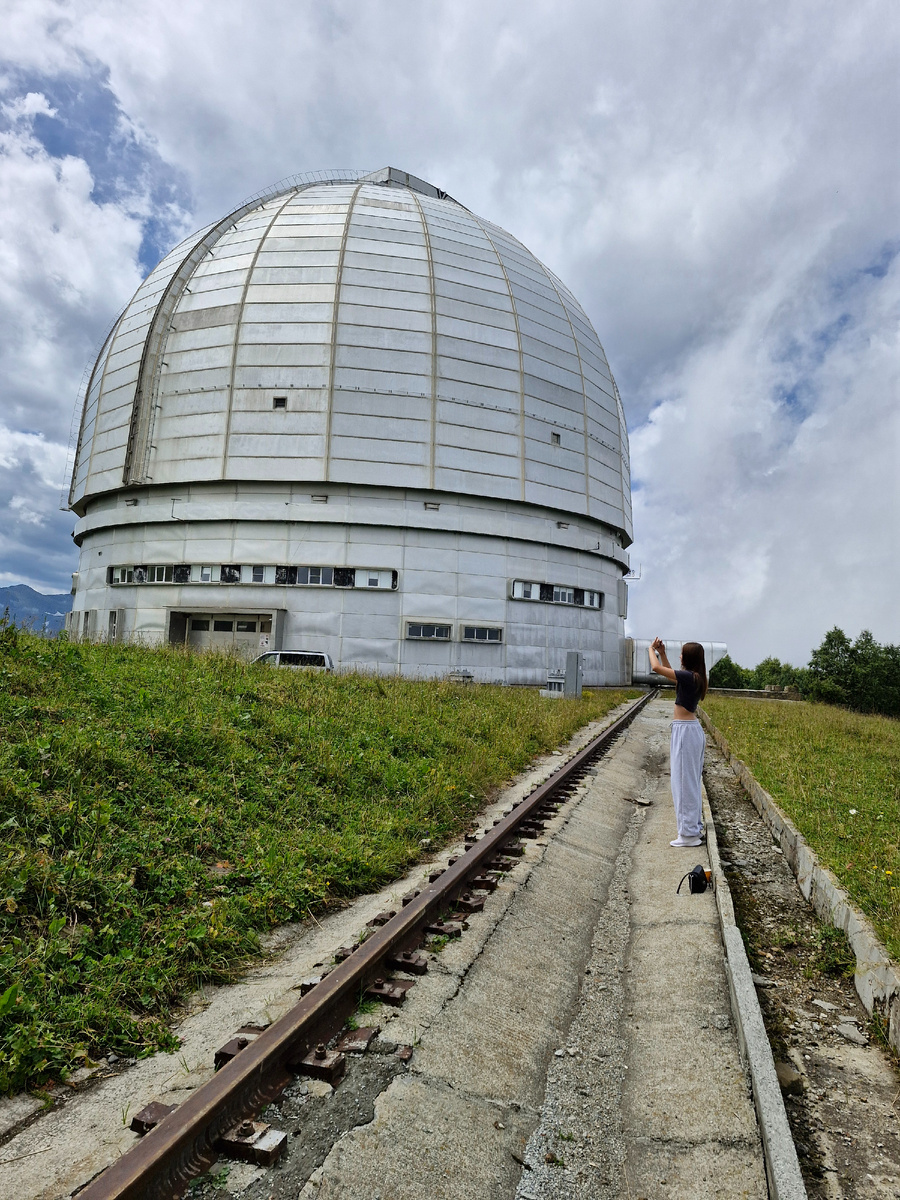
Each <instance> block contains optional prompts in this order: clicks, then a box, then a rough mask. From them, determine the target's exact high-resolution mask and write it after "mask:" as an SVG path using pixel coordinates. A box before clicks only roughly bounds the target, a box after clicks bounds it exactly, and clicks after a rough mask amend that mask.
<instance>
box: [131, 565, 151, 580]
mask: <svg viewBox="0 0 900 1200" xmlns="http://www.w3.org/2000/svg"><path fill="white" fill-rule="evenodd" d="M149 578H150V568H149V567H135V568H134V582H135V583H146V582H147V581H148V580H149Z"/></svg>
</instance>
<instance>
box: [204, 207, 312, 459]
mask: <svg viewBox="0 0 900 1200" xmlns="http://www.w3.org/2000/svg"><path fill="white" fill-rule="evenodd" d="M298 190H299V189H298ZM296 194H297V191H296V190H292V191H290V192H288V194H287V197H286V198H285V200H284V203H283V204H280V205H279V206H278V208H276V210H275V212H274V213H273V215H272V219H271V221H269V223H268V225H267V226H266V230H265V233H264V234H263V235H262V237H261V238H260V239H259V243H258V245H257V247H256V249H255V251H254V253H253V258H252V260H251V262H250V265H249V266H248V268H247V277H246V279H245V280H244V289H243V291H242V292H241V298H240V300H239V301H238V311H237V318H236V320H235V323H234V338H233V339H232V342H231V370H230V374H229V379H228V389H227V392H226V395H225V406H226V407H225V436H224V438H223V439H222V478H223V479H226V478H227V477H228V453H229V444H230V442H231V416H232V412H233V410H234V377H235V372H236V370H237V358H238V346H239V344H240V340H241V324H242V322H243V320H244V305H245V304H246V302H247V292H248V291H249V290H250V283H251V280H252V279H253V271H254V269H255V268H256V264H257V263H258V262H259V256H260V254H261V253H262V249H263V246H265V244H266V238H267V237H268V236H269V233H270V232H271V230H272V226H273V225H274V224H275V222H276V221H277V220H278V218H279V217H280V216H281V214H282V213H283V212H284V210H285V209H286V208H287V206H288V205H289V204H290V202H291V200H293V198H294V196H296Z"/></svg>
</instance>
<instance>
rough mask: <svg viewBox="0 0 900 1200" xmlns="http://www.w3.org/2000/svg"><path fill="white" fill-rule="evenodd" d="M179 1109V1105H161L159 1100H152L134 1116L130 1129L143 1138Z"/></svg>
mask: <svg viewBox="0 0 900 1200" xmlns="http://www.w3.org/2000/svg"><path fill="white" fill-rule="evenodd" d="M177 1107H178V1105H177V1104H160V1102H159V1101H158V1100H151V1102H150V1103H149V1104H146V1105H145V1106H144V1107H143V1108H142V1109H141V1111H140V1112H138V1113H135V1114H134V1116H133V1117H132V1118H131V1124H130V1125H129V1129H132V1130H133V1131H134V1132H135V1133H136V1134H138V1135H139V1136H140V1137H143V1136H144V1134H145V1133H149V1132H150V1130H151V1129H155V1128H156V1126H157V1125H158V1124H159V1123H160V1121H161V1120H162V1119H163V1117H167V1116H168V1115H169V1113H173V1112H174V1111H175V1109H176V1108H177Z"/></svg>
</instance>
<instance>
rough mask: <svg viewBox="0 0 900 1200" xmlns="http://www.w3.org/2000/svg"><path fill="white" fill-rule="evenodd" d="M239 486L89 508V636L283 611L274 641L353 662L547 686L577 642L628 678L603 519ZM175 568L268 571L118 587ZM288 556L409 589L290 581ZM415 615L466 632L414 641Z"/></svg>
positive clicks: (85, 594)
mask: <svg viewBox="0 0 900 1200" xmlns="http://www.w3.org/2000/svg"><path fill="white" fill-rule="evenodd" d="M306 486H307V487H308V485H306ZM226 492H227V489H225V491H223V487H222V485H207V488H206V489H205V490H204V489H203V488H202V487H200V486H199V485H197V486H195V487H194V489H192V491H191V494H190V495H188V496H186V495H185V494H184V491H183V489H182V491H181V492H180V493H179V495H175V494H174V493H171V492H167V491H166V490H165V489H162V490H159V489H147V490H144V491H143V492H142V493H140V494H136V495H132V496H120V498H119V502H118V503H117V504H115V505H112V504H107V505H105V506H102V507H100V508H99V509H97V510H96V511H93V510H92V511H90V512H88V514H87V515H86V517H85V518H84V519H83V520H82V521H81V522H80V523H79V527H78V529H77V530H76V534H77V537H78V539H79V540H80V541H81V543H82V559H81V567H80V570H79V575H78V585H77V589H76V599H75V613H74V616H73V629H74V631H75V632H76V633H81V632H82V631H83V630H84V616H83V614H84V612H85V611H87V612H89V613H91V614H94V615H93V616H91V617H89V627H88V636H92V637H104V636H107V635H108V633H109V613H110V612H111V611H115V612H117V614H118V616H117V618H116V637H117V638H118V639H120V640H121V639H140V640H143V641H146V642H150V643H160V642H164V641H166V640H173V639H172V637H171V634H172V631H173V629H174V630H176V632H177V634H178V635H180V637H179V638H178V639H175V640H180V639H183V637H184V625H183V622H182V623H181V624H179V623H178V622H177V621H176V622H175V625H174V626H173V624H172V617H171V614H173V613H176V614H196V615H199V616H205V615H209V614H215V613H218V614H227V615H229V616H235V615H237V614H247V615H253V616H257V617H258V616H259V615H260V614H269V615H270V617H271V616H272V615H273V614H283V617H276V618H275V619H274V624H273V634H272V637H274V634H275V630H276V629H277V634H278V640H279V644H278V646H277V647H276V646H275V645H274V643H273V641H272V640H270V643H269V644H270V646H272V648H284V649H295V648H301V649H310V650H321V651H324V652H326V653H328V654H330V655H331V656H332V658H333V659H334V661H335V664H336V665H339V666H342V667H344V668H361V669H364V670H376V671H381V672H385V673H395V672H397V671H398V670H399V671H400V672H401V673H403V674H407V675H422V676H434V675H442V674H445V673H447V672H448V671H450V670H453V669H458V668H465V669H467V670H470V671H472V672H473V674H474V675H475V676H476V678H479V679H483V680H495V681H505V682H508V683H516V684H526V683H527V684H543V683H544V682H545V680H546V675H547V671H548V670H554V669H559V668H561V667H562V666H563V665H564V663H565V653H566V651H567V650H571V649H580V650H582V652H583V653H584V677H585V682H586V683H587V684H595V685H597V684H603V683H618V682H624V679H623V676H622V670H623V667H622V656H621V652H620V650H621V639H622V636H623V618H624V611H623V599H624V596H623V594H622V593H623V589H624V585H623V584H622V583H621V580H622V575H623V573H624V571H625V570H626V564H625V562H624V559H625V556H624V552H623V551H622V550H621V548H620V547H619V546H618V543H617V541H616V538H615V536H614V535H613V533H612V531H610V530H609V529H607V528H604V527H603V526H601V525H600V524H599V523H596V522H591V521H589V520H586V519H583V520H581V521H574V520H572V519H571V518H568V519H566V520H562V519H561V517H560V514H558V513H553V512H551V511H549V510H544V509H540V508H537V507H531V506H525V505H516V504H509V505H506V504H503V503H502V502H492V501H490V500H478V501H476V500H474V499H473V498H460V497H459V496H453V495H448V494H441V493H433V492H421V493H415V492H413V493H410V492H398V493H396V494H392V493H390V492H389V491H388V490H387V489H363V488H357V489H352V488H343V489H341V488H332V489H331V491H330V492H327V493H323V495H327V496H328V500H327V502H326V503H323V501H322V500H319V501H313V500H312V499H311V496H310V495H309V493H306V494H305V497H304V496H303V495H294V494H292V493H289V492H284V491H282V492H281V493H278V492H276V491H271V490H270V491H269V492H267V493H265V494H264V495H263V497H257V498H256V499H257V504H256V511H255V512H247V504H248V502H250V503H251V508H252V507H253V505H252V498H247V499H245V500H244V501H238V500H236V499H229V498H228V496H227V495H226V494H225V493H226ZM232 495H233V493H232ZM285 495H287V499H285V498H284V496H285ZM422 497H425V498H424V499H423V498H422ZM129 500H131V501H132V503H129ZM134 500H138V503H133V501H134ZM426 503H427V504H429V505H430V506H431V507H429V508H426V507H425V505H426ZM435 506H438V507H435ZM240 512H243V513H244V515H243V516H238V515H237V513H240ZM285 512H287V517H286V518H285V517H282V516H281V514H283V513H285ZM173 514H178V515H177V516H176V515H173ZM182 514H183V515H182ZM276 515H277V517H278V519H276ZM217 517H218V519H216V518H217ZM185 518H187V519H185ZM414 519H415V520H416V521H417V522H418V523H419V524H418V526H416V525H413V524H412V522H413V520H414ZM426 522H427V523H426ZM561 526H562V527H561ZM173 564H190V565H192V566H193V567H194V568H195V570H194V576H195V577H196V576H197V575H198V570H197V569H196V568H199V567H200V566H202V565H209V566H211V567H216V566H220V565H222V564H235V565H240V566H242V567H243V568H244V571H243V575H244V577H245V578H247V579H248V580H249V578H250V577H251V568H252V566H253V565H258V566H262V567H264V568H265V569H266V570H265V572H264V574H265V581H264V582H261V583H252V582H242V583H240V584H225V583H215V582H209V583H203V582H199V579H195V580H194V581H192V582H190V583H175V582H172V583H152V582H148V583H141V584H137V583H134V582H132V583H130V584H128V583H124V584H112V583H110V582H109V572H110V570H111V569H112V568H118V567H123V566H130V567H132V568H133V567H135V566H138V565H142V566H148V567H154V566H163V567H165V566H166V565H170V566H171V565H173ZM277 565H294V566H296V565H300V566H301V567H302V566H304V565H305V566H307V567H309V566H313V567H315V566H320V567H332V568H333V567H343V568H347V567H352V568H371V569H373V570H376V571H380V572H396V590H394V589H393V588H391V587H390V586H389V584H388V583H387V582H386V580H389V579H390V576H387V577H385V575H382V576H381V583H382V586H379V587H377V588H368V587H366V586H362V587H348V588H343V587H335V586H298V585H279V584H276V583H274V568H275V566H277ZM515 580H522V581H529V582H533V583H538V584H540V583H543V584H555V585H558V586H565V587H570V588H573V589H574V588H577V589H580V590H582V591H586V592H591V591H594V592H598V593H601V594H602V597H603V600H602V608H600V609H595V608H591V607H588V606H585V605H577V604H566V603H552V602H548V601H544V600H527V599H515V598H513V597H512V595H511V592H512V584H513V582H514V581H515ZM410 622H414V623H419V624H438V625H449V626H450V629H451V637H450V639H449V640H447V641H443V640H441V641H425V640H422V641H419V640H412V639H410V638H409V637H408V636H407V634H408V631H409V628H408V627H409V623H410ZM466 624H469V625H476V626H479V627H482V628H500V629H501V630H502V640H501V641H500V642H499V643H495V642H491V643H484V642H477V643H474V644H472V643H469V642H465V641H463V640H461V627H462V626H464V625H466ZM189 640H191V641H193V642H194V644H197V640H196V639H190V638H189ZM242 641H243V646H242V649H243V650H244V651H245V652H248V653H249V652H251V651H253V650H257V651H258V648H259V647H258V646H257V647H254V646H253V644H252V643H253V638H252V637H249V636H245V637H244V638H243V639H242ZM219 642H221V639H219Z"/></svg>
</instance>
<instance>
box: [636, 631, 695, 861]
mask: <svg viewBox="0 0 900 1200" xmlns="http://www.w3.org/2000/svg"><path fill="white" fill-rule="evenodd" d="M650 669H651V670H652V671H655V672H656V674H657V675H663V676H665V678H666V679H670V680H671V681H672V682H673V683H674V684H675V712H674V714H673V720H672V745H671V767H672V799H673V800H674V801H675V820H676V822H677V824H678V837H677V838H675V840H674V841H673V842H670V843H669V845H670V846H679V847H681V846H699V845H700V843H701V842H702V841H703V837H704V833H703V795H702V792H701V790H700V789H701V784H702V779H703V755H704V754H705V752H706V734H705V733H704V732H703V726H702V725H701V724H700V722H699V721H698V720H697V705H698V704H699V703H700V701H701V700H702V699H703V697H704V696H705V695H706V689H707V679H706V658H705V656H704V654H703V647H702V646H701V645H700V643H699V642H685V643H684V645H683V646H682V647H681V670H680V671H673V670H672V668H671V667H670V666H669V659H668V657H667V655H666V646H665V642H663V640H662V638H654V639H653V643H652V645H651V646H650Z"/></svg>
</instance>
